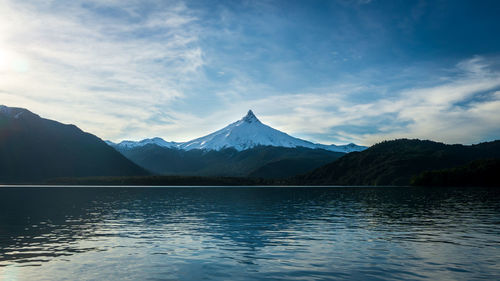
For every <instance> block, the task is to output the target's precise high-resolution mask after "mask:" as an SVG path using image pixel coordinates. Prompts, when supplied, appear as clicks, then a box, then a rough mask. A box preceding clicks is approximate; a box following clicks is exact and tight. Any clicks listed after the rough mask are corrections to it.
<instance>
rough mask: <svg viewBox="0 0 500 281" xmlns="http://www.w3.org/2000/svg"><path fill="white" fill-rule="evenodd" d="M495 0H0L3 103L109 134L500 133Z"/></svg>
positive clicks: (440, 136) (332, 138) (499, 28)
mask: <svg viewBox="0 0 500 281" xmlns="http://www.w3.org/2000/svg"><path fill="white" fill-rule="evenodd" d="M499 14H500V2H498V1H485V0H483V1H458V0H452V1H410V0H408V1H382V0H371V1H369V0H352V1H350V0H339V1H290V0H288V1H119V0H104V1H13V0H0V104H5V105H8V106H18V107H25V108H28V109H30V110H32V111H33V112H36V113H38V114H40V115H41V116H43V117H46V118H51V119H56V120H58V121H61V122H63V123H73V124H76V125H77V126H79V127H80V128H82V129H83V130H86V131H89V132H92V133H94V134H96V135H98V136H100V137H101V138H103V139H110V140H114V141H119V140H123V139H134V140H137V139H142V138H146V137H154V136H160V137H163V138H164V139H166V140H174V141H186V140H189V139H192V138H195V137H199V136H201V135H204V134H207V133H210V132H212V131H214V130H217V129H219V128H221V127H223V126H225V125H227V124H228V123H230V122H233V121H235V120H237V119H239V118H241V117H242V116H243V115H244V114H245V113H246V111H247V110H248V109H252V110H253V111H254V112H255V113H256V115H257V116H258V117H259V118H260V119H261V120H262V121H263V122H264V123H266V124H268V125H270V126H272V127H275V128H277V129H280V130H282V131H285V132H287V133H289V134H291V135H293V136H297V137H301V138H305V139H308V140H312V141H317V142H322V143H337V144H342V143H349V142H355V143H359V144H365V145H370V144H373V143H376V142H378V141H381V140H384V139H394V138H402V137H407V138H423V139H432V140H437V141H443V142H447V143H477V142H480V141H487V140H493V139H498V138H499V137H500V125H499V124H500V114H499V112H500V36H498V34H500V21H499V20H498V15H499Z"/></svg>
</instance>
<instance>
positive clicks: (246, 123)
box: [107, 110, 366, 153]
mask: <svg viewBox="0 0 500 281" xmlns="http://www.w3.org/2000/svg"><path fill="white" fill-rule="evenodd" d="M107 143H108V144H109V145H111V146H113V147H115V148H119V149H121V150H123V149H130V148H135V147H141V146H144V145H147V144H155V145H158V146H162V147H168V148H176V149H180V150H192V149H201V150H221V149H226V148H234V149H236V150H238V151H243V150H246V149H251V148H253V147H256V146H275V147H288V148H295V147H304V148H310V149H324V150H329V151H334V152H344V153H348V152H353V151H362V150H364V149H366V147H364V146H359V145H356V144H354V143H350V144H347V145H334V144H331V145H325V144H319V143H313V142H310V141H306V140H303V139H299V138H296V137H292V136H290V135H288V134H286V133H284V132H281V131H279V130H276V129H274V128H272V127H270V126H268V125H266V124H264V123H262V122H261V121H260V120H259V119H258V118H257V116H255V114H254V113H253V111H252V110H249V111H248V112H247V114H246V115H245V116H244V117H243V118H241V119H240V120H238V121H236V122H233V123H231V124H229V125H227V126H226V127H224V128H222V129H220V130H217V131H215V132H213V133H210V134H208V135H205V136H202V137H199V138H195V139H193V140H190V141H187V142H168V141H165V140H164V139H162V138H159V137H155V138H150V139H143V140H141V141H128V140H125V141H122V142H120V143H113V142H111V141H107Z"/></svg>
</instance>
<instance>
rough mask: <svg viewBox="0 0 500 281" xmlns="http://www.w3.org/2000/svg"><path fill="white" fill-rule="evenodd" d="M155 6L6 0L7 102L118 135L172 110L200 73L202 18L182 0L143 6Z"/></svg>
mask: <svg viewBox="0 0 500 281" xmlns="http://www.w3.org/2000/svg"><path fill="white" fill-rule="evenodd" d="M158 5H159V4H158ZM152 6H154V4H152V3H146V4H144V3H142V2H140V1H129V2H123V1H96V2H92V1H71V2H64V3H60V2H57V1H53V2H38V1H23V2H17V1H2V3H1V5H0V7H1V8H0V14H2V18H1V19H0V53H2V60H3V61H6V60H8V62H4V63H0V71H1V75H2V80H1V81H0V100H1V101H2V102H1V103H3V104H7V105H12V106H23V107H27V108H29V109H31V110H33V111H34V112H37V113H40V114H41V115H43V116H45V117H48V118H54V119H57V120H64V122H69V123H75V124H78V125H79V126H81V127H83V129H86V130H89V131H92V132H93V133H95V134H97V135H102V136H106V137H111V138H113V137H118V136H120V135H123V133H124V132H123V130H124V129H125V128H126V127H127V126H130V125H129V124H128V123H129V122H132V123H134V122H141V121H142V120H144V118H148V117H150V116H151V114H152V109H153V108H157V107H163V108H165V110H166V111H168V105H169V104H171V103H172V102H173V101H175V100H177V99H180V98H183V97H184V95H185V94H184V93H183V92H182V91H180V90H179V89H181V88H182V86H183V85H184V84H186V83H190V81H192V80H193V79H196V77H197V75H198V73H199V72H200V68H201V67H202V66H203V64H204V60H203V51H202V49H201V47H200V46H199V44H198V42H197V41H198V38H199V34H198V33H199V27H198V23H197V18H196V16H195V15H193V14H192V13H191V12H190V10H189V9H187V8H186V6H185V5H184V4H183V3H182V2H171V3H166V4H165V5H161V6H158V7H156V6H155V8H157V9H153V10H151V11H149V12H141V10H142V9H144V8H145V7H149V8H151V7H152ZM117 15H123V16H117ZM75 112H78V114H75Z"/></svg>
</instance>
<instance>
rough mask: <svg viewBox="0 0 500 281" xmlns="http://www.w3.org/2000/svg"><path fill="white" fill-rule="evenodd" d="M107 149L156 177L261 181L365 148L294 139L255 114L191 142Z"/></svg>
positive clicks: (125, 143)
mask: <svg viewBox="0 0 500 281" xmlns="http://www.w3.org/2000/svg"><path fill="white" fill-rule="evenodd" d="M108 144H109V145H111V146H113V147H114V148H115V149H116V150H118V151H120V152H121V153H122V154H123V155H125V156H126V157H127V158H128V159H130V160H132V161H133V162H134V163H136V164H138V165H140V166H142V167H144V168H146V169H148V170H149V171H152V172H153V173H156V174H162V175H191V176H232V177H234V176H239V177H261V178H286V177H291V176H294V175H297V174H301V173H305V172H308V171H310V170H312V169H314V168H318V167H320V166H321V165H324V164H326V163H329V162H331V161H333V160H335V159H337V158H339V157H341V156H342V155H344V154H345V153H348V152H352V151H362V150H364V149H366V147H364V146H359V145H355V144H352V143H351V144H348V145H340V146H337V145H324V144H318V143H312V142H309V141H305V140H302V139H299V138H295V137H292V136H290V135H288V134H286V133H283V132H281V131H278V130H276V129H273V128H271V127H269V126H267V125H265V124H263V123H262V122H260V121H259V119H258V118H257V117H256V116H255V115H254V113H253V112H252V111H251V110H250V111H248V113H247V115H246V116H244V117H243V118H241V119H240V120H238V121H236V122H234V123H232V124H229V125H228V126H226V127H224V128H222V129H220V130H218V131H216V132H214V133H211V134H209V135H206V136H204V137H201V138H197V139H194V140H191V141H188V142H182V143H179V142H167V141H165V140H163V139H161V138H152V139H144V140H142V141H138V142H134V141H122V142H120V143H118V144H115V143H112V142H108Z"/></svg>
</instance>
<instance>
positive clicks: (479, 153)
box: [292, 139, 500, 185]
mask: <svg viewBox="0 0 500 281" xmlns="http://www.w3.org/2000/svg"><path fill="white" fill-rule="evenodd" d="M480 159H483V160H484V159H500V141H499V140H497V141H492V142H485V143H480V144H476V145H460V144H454V145H448V144H444V143H438V142H433V141H423V140H410V139H400V140H393V141H384V142H381V143H379V144H376V145H373V146H371V147H370V148H368V149H366V150H364V151H362V152H353V153H349V154H346V155H344V156H343V157H341V158H339V159H337V160H336V161H334V162H332V163H329V164H327V165H325V166H322V167H320V168H318V169H316V170H314V171H312V172H309V173H306V174H304V175H302V176H297V177H296V178H295V179H294V180H293V181H292V182H293V183H294V184H306V185H410V184H411V183H412V180H413V182H415V180H417V181H416V183H432V182H433V181H434V182H439V181H441V182H443V183H445V182H454V180H452V179H450V180H446V179H442V178H438V176H439V175H441V176H442V175H453V176H457V174H458V173H457V172H456V171H455V172H454V173H451V172H449V171H441V170H443V169H450V168H455V167H459V166H462V165H467V164H469V163H470V162H471V161H477V160H480ZM485 163H487V164H488V165H487V169H490V170H488V173H490V174H491V173H492V172H491V169H494V168H495V167H498V165H497V166H495V165H493V164H491V163H490V162H488V161H487V162H485ZM476 166H477V165H476ZM484 166H486V165H484ZM429 171H440V172H439V173H434V174H425V173H426V172H429ZM458 171H459V172H460V171H465V170H458ZM422 173H424V175H423V176H421V175H422ZM485 173H486V172H484V173H483V174H485ZM476 174H477V175H479V174H480V173H476ZM495 174H497V175H498V174H500V170H498V171H496V172H495ZM470 175H472V173H471V174H470ZM496 178H497V179H498V177H496ZM467 182H468V184H471V183H473V182H477V183H478V184H480V183H481V182H482V181H481V180H480V179H477V178H476V179H474V178H469V179H468V180H467ZM455 184H456V185H457V184H459V182H455ZM464 184H465V182H464ZM496 184H497V185H498V184H500V180H496Z"/></svg>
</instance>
